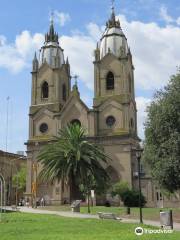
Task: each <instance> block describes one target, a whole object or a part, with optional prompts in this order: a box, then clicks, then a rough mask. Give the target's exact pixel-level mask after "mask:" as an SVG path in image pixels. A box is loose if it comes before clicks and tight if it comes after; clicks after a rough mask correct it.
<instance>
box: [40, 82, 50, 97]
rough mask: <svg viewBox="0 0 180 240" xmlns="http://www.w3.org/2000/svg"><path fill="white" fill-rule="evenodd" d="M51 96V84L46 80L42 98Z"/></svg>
mask: <svg viewBox="0 0 180 240" xmlns="http://www.w3.org/2000/svg"><path fill="white" fill-rule="evenodd" d="M48 97H49V86H48V83H47V82H44V83H43V85H42V98H48Z"/></svg>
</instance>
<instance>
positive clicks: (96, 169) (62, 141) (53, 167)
mask: <svg viewBox="0 0 180 240" xmlns="http://www.w3.org/2000/svg"><path fill="white" fill-rule="evenodd" d="M55 139H56V141H55V142H54V143H51V144H48V145H46V146H45V147H44V148H43V149H42V151H41V152H40V154H39V156H38V161H39V162H41V163H42V170H41V172H40V177H41V178H42V179H44V180H47V179H48V180H50V181H53V180H55V179H57V180H59V181H60V180H61V181H63V182H64V181H66V182H67V181H68V182H69V185H70V193H71V194H72V195H73V191H74V190H75V191H78V189H79V186H80V185H81V184H82V185H83V186H84V187H85V189H88V191H87V197H88V199H89V195H90V190H91V189H90V188H91V186H90V185H89V182H90V181H89V179H92V178H93V181H95V183H96V185H98V186H99V185H101V184H102V182H104V184H105V183H107V182H108V180H109V176H108V174H107V172H106V171H105V166H106V165H107V158H108V157H107V156H106V155H105V153H104V150H103V149H102V148H101V147H100V146H98V145H96V144H94V143H92V142H90V141H88V140H87V138H86V135H85V130H84V129H83V128H82V127H81V126H80V125H79V124H70V125H68V126H67V127H65V128H63V129H61V130H59V133H58V136H57V137H56V138H55ZM76 186H78V189H77V187H76ZM72 198H73V196H71V199H72ZM88 205H89V203H88Z"/></svg>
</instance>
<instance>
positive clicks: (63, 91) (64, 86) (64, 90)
mask: <svg viewBox="0 0 180 240" xmlns="http://www.w3.org/2000/svg"><path fill="white" fill-rule="evenodd" d="M62 98H63V101H66V85H65V84H63V86H62Z"/></svg>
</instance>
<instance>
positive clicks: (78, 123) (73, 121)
mask: <svg viewBox="0 0 180 240" xmlns="http://www.w3.org/2000/svg"><path fill="white" fill-rule="evenodd" d="M71 124H77V125H79V126H81V122H80V121H79V120H78V119H73V120H72V121H71Z"/></svg>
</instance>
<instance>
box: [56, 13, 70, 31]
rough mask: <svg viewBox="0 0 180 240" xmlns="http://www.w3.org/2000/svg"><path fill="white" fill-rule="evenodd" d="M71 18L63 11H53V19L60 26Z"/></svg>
mask: <svg viewBox="0 0 180 240" xmlns="http://www.w3.org/2000/svg"><path fill="white" fill-rule="evenodd" d="M70 20H71V17H70V15H69V14H68V13H63V12H59V11H57V10H56V11H54V21H55V22H56V23H58V24H59V25H60V26H62V27H63V26H64V25H65V24H66V23H67V22H69V21H70Z"/></svg>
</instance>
